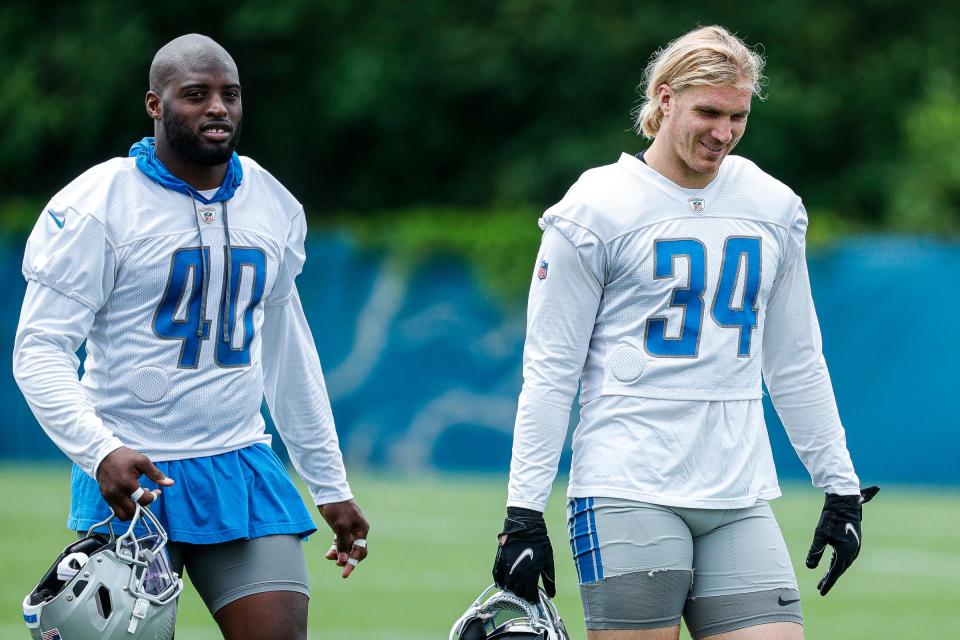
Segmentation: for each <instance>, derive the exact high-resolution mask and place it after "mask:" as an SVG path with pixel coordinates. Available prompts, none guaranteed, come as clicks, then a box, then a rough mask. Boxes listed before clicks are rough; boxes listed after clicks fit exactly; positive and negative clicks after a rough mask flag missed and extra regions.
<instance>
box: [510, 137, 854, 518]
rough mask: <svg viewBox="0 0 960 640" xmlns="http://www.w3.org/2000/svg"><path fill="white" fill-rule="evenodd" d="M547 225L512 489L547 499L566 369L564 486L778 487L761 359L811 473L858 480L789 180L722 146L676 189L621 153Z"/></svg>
mask: <svg viewBox="0 0 960 640" xmlns="http://www.w3.org/2000/svg"><path fill="white" fill-rule="evenodd" d="M541 227H542V228H543V229H544V236H543V241H542V245H541V249H540V253H539V255H538V256H537V262H536V265H535V268H534V274H533V277H532V282H531V289H530V296H529V301H528V312H527V313H528V317H527V339H526V345H525V348H524V366H523V372H524V385H523V391H522V393H521V396H520V403H519V407H518V412H517V422H516V426H515V432H514V448H513V461H512V464H511V475H510V489H509V498H508V504H509V505H511V506H521V507H528V508H532V509H537V510H543V509H544V507H545V504H546V501H547V497H548V496H549V491H550V486H551V484H552V482H553V479H554V477H555V475H556V471H557V465H558V461H559V457H560V450H561V448H562V444H563V440H564V437H565V434H566V429H567V423H568V419H569V411H570V407H571V404H572V401H573V398H574V396H575V394H576V390H577V385H578V382H579V383H580V387H581V391H580V402H581V405H582V411H581V416H580V424H579V426H578V427H577V429H576V431H575V433H574V436H573V464H572V469H571V476H570V487H569V495H570V496H571V497H595V496H608V497H620V498H627V499H633V500H639V501H645V502H653V503H658V504H667V505H674V506H684V507H702V508H739V507H745V506H749V505H751V504H753V503H754V502H755V501H756V500H758V499H771V498H774V497H777V496H778V495H779V488H778V485H777V479H776V472H775V468H774V464H773V457H772V453H771V450H770V443H769V440H768V438H767V432H766V427H765V424H764V420H763V409H762V402H761V398H762V395H763V393H762V386H761V374H762V376H763V379H765V381H766V383H767V387H768V388H769V390H770V392H771V395H772V398H773V401H774V404H775V406H776V407H777V410H778V412H779V413H780V416H781V418H782V420H783V422H784V425H785V427H786V429H787V433H788V435H789V437H790V439H791V442H792V443H793V446H794V448H795V449H796V450H797V452H798V454H799V455H800V457H801V459H802V460H803V462H804V464H805V465H806V466H807V469H808V470H809V471H810V473H811V475H812V477H813V480H814V484H815V485H816V486H818V487H822V488H824V489H825V490H829V491H831V492H834V493H839V494H853V493H856V492H857V491H859V480H858V479H857V477H856V474H855V473H854V470H853V466H852V463H851V461H850V456H849V453H848V451H847V448H846V443H845V437H844V430H843V427H842V425H841V423H840V419H839V416H838V413H837V408H836V402H835V399H834V396H833V389H832V386H831V384H830V378H829V374H828V372H827V369H826V364H825V362H824V360H823V356H822V353H821V341H820V332H819V327H818V324H817V318H816V313H815V311H814V308H813V301H812V298H811V294H810V286H809V280H808V276H807V270H806V261H805V241H804V238H805V233H806V227H807V217H806V212H805V210H804V208H803V205H802V203H801V201H800V199H799V198H798V197H797V196H796V195H795V194H794V193H793V192H792V191H791V190H790V189H789V188H787V187H786V186H785V185H783V184H782V183H780V182H778V181H777V180H775V179H773V178H772V177H770V176H769V175H767V174H765V173H764V172H762V171H761V170H760V169H758V168H757V167H756V165H754V164H753V163H752V162H750V161H748V160H745V159H743V158H740V157H736V156H730V157H728V158H726V159H725V160H724V162H723V163H722V165H721V168H720V171H719V173H718V175H717V176H716V178H715V179H714V180H713V181H712V182H711V183H710V184H709V185H708V186H707V187H706V188H703V189H685V188H682V187H679V186H678V185H676V184H675V183H673V182H671V181H670V180H668V179H667V178H665V177H664V176H662V175H660V174H659V173H657V172H656V171H654V170H653V169H651V168H650V167H648V166H647V165H646V164H645V163H644V162H643V161H641V160H639V159H638V158H636V157H633V156H629V155H623V156H621V158H620V161H619V162H618V163H616V164H613V165H609V166H605V167H600V168H597V169H593V170H591V171H587V172H586V173H585V174H583V176H581V178H580V180H579V181H578V182H577V183H576V184H574V186H573V187H572V188H571V189H570V190H569V192H568V193H567V195H566V196H565V197H564V198H563V200H561V201H560V202H559V203H558V204H556V205H555V206H553V207H551V208H550V209H549V210H548V211H547V212H546V213H545V214H544V216H543V218H542V219H541Z"/></svg>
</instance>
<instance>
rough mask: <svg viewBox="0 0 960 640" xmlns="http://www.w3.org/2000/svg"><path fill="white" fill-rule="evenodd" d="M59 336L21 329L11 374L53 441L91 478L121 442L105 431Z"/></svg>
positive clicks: (74, 364)
mask: <svg viewBox="0 0 960 640" xmlns="http://www.w3.org/2000/svg"><path fill="white" fill-rule="evenodd" d="M59 340H60V338H59V337H58V336H56V335H50V334H44V333H37V332H34V331H31V330H30V329H29V328H25V327H21V330H20V331H18V333H17V339H16V346H15V348H14V359H13V373H14V377H15V378H16V380H17V384H18V385H19V387H20V391H21V392H22V393H23V396H24V398H26V400H27V403H28V404H29V405H30V409H31V410H32V411H33V415H34V416H35V417H36V418H37V421H38V422H39V423H40V425H41V426H42V427H43V430H44V431H45V432H46V433H47V435H48V436H49V437H50V439H51V440H52V441H53V443H54V444H55V445H56V446H57V447H58V448H59V449H60V450H61V451H63V452H64V453H65V454H66V455H67V456H68V457H69V458H70V459H71V460H73V461H74V462H76V463H77V464H78V465H79V466H80V468H81V469H83V470H84V471H85V472H86V473H88V474H90V475H91V476H93V475H95V473H96V469H97V466H98V465H99V464H100V461H101V460H103V458H105V457H106V456H107V454H109V453H110V452H111V451H113V450H115V449H117V448H119V447H121V446H123V443H122V442H121V441H120V440H119V439H118V438H117V437H116V436H114V435H113V433H112V432H111V431H110V430H109V429H107V428H106V427H105V426H104V425H103V422H102V421H101V420H100V418H99V417H98V416H97V414H96V412H95V411H94V410H93V407H92V406H91V404H90V400H89V398H88V397H87V394H86V391H85V390H84V389H83V386H82V385H81V384H80V381H79V380H78V379H77V360H76V356H75V355H74V354H73V353H72V352H68V351H66V350H65V349H64V347H63V346H62V345H61V344H58V342H59Z"/></svg>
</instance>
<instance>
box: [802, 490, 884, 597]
mask: <svg viewBox="0 0 960 640" xmlns="http://www.w3.org/2000/svg"><path fill="white" fill-rule="evenodd" d="M878 491H880V487H867V488H866V489H863V490H862V491H861V492H860V495H858V496H838V495H835V494H832V493H828V494H827V496H826V498H825V499H824V501H823V511H822V512H821V514H820V522H818V523H817V528H816V531H814V534H813V544H811V545H810V552H809V553H807V568H808V569H814V568H816V566H817V565H818V564H820V558H821V557H822V556H823V551H824V549H826V546H827V545H828V544H829V545H830V546H831V547H833V557H831V558H830V568H829V569H827V572H826V573H825V574H824V576H823V577H822V578H821V579H820V582H819V583H818V584H817V589H819V591H820V595H822V596H825V595H827V592H828V591H830V588H831V587H832V586H833V585H834V584H835V583H836V582H837V579H838V578H839V577H840V576H841V575H843V572H844V571H846V570H847V568H848V567H849V566H850V565H851V564H853V561H854V560H856V559H857V556H858V555H859V554H860V520H861V518H862V507H861V505H863V503H865V502H870V500H871V499H872V498H873V496H875V495H877V492H878Z"/></svg>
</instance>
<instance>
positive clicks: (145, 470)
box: [97, 447, 173, 520]
mask: <svg viewBox="0 0 960 640" xmlns="http://www.w3.org/2000/svg"><path fill="white" fill-rule="evenodd" d="M143 475H145V476H147V477H148V478H150V479H151V480H153V481H154V482H156V483H157V484H158V485H160V486H163V487H169V486H170V485H172V484H173V480H171V479H170V478H168V477H167V476H165V475H164V473H163V472H162V471H160V469H157V468H156V467H155V466H154V464H153V463H152V462H151V461H150V458H148V457H147V456H145V455H143V454H142V453H139V452H137V451H134V450H133V449H128V448H127V447H120V448H119V449H114V450H113V451H111V452H110V453H109V454H107V457H106V458H104V459H103V460H102V461H101V462H100V466H99V467H97V484H99V485H100V495H102V496H103V499H104V500H106V501H107V504H108V505H109V506H110V509H111V510H112V511H113V512H114V513H115V514H117V517H118V518H120V519H121V520H130V519H131V518H133V515H134V513H136V509H137V507H136V505H135V504H134V503H133V500H132V498H131V496H132V495H133V494H134V493H135V492H136V491H137V490H138V489H140V476H143ZM142 494H143V495H141V496H140V498H139V499H138V500H137V502H139V503H140V504H141V505H144V506H146V505H148V504H150V503H151V502H153V501H154V500H155V499H156V497H157V495H159V494H160V489H156V490H155V492H151V491H144V492H142Z"/></svg>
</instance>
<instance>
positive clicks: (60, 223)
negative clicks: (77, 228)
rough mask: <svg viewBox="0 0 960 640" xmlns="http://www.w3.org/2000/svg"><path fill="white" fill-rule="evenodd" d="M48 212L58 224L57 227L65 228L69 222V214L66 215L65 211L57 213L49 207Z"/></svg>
mask: <svg viewBox="0 0 960 640" xmlns="http://www.w3.org/2000/svg"><path fill="white" fill-rule="evenodd" d="M47 213H49V214H50V217H51V218H53V221H54V222H55V223H56V224H57V228H58V229H63V225H65V224H67V215H66V213H64V214H63V215H60V216H58V215H57V214H55V213H54V212H53V209H47Z"/></svg>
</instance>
